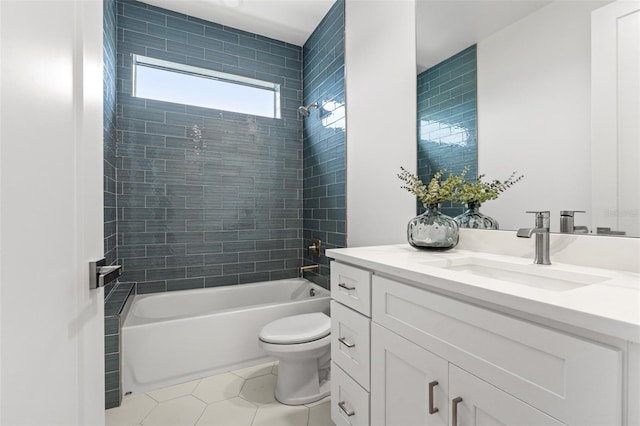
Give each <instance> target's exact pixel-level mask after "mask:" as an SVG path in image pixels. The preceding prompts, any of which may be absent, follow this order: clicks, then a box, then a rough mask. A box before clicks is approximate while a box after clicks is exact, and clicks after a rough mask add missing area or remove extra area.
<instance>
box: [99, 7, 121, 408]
mask: <svg viewBox="0 0 640 426" xmlns="http://www.w3.org/2000/svg"><path fill="white" fill-rule="evenodd" d="M102 4H103V43H102V44H103V62H104V72H103V79H104V82H103V84H104V104H103V114H104V124H103V125H104V130H103V150H104V165H103V169H104V253H105V258H106V260H107V264H108V265H111V264H114V263H116V262H117V260H118V256H117V239H116V236H117V223H116V32H117V28H116V1H115V0H104V1H103V3H102ZM114 287H115V283H111V284H108V285H106V286H105V288H104V295H105V321H104V325H105V328H104V332H105V358H104V361H105V362H104V364H105V375H104V378H105V380H104V382H105V401H104V403H105V408H112V407H117V406H118V405H120V400H121V398H122V394H121V391H120V345H119V343H120V337H119V336H120V323H119V321H118V319H117V318H116V319H115V320H114V319H113V318H112V317H108V315H107V310H106V308H107V302H106V301H107V300H109V299H110V296H112V295H113V290H114Z"/></svg>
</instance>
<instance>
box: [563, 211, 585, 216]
mask: <svg viewBox="0 0 640 426" xmlns="http://www.w3.org/2000/svg"><path fill="white" fill-rule="evenodd" d="M575 213H586V211H584V210H560V216H569V217H573V215H574V214H575Z"/></svg>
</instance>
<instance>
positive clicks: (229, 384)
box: [192, 373, 244, 404]
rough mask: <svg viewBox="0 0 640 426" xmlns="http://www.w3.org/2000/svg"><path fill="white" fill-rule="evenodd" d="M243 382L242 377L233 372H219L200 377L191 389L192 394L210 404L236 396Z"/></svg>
mask: <svg viewBox="0 0 640 426" xmlns="http://www.w3.org/2000/svg"><path fill="white" fill-rule="evenodd" d="M243 384H244V379H242V378H240V377H238V376H236V375H235V374H231V373H224V374H219V375H217V376H211V377H207V378H205V379H202V380H201V381H200V383H199V384H198V386H196V388H195V389H194V390H193V392H192V395H194V396H195V397H197V398H199V399H201V400H203V401H204V402H206V403H207V404H211V403H213V402H218V401H222V400H225V399H229V398H233V397H236V396H238V394H239V393H240V389H242V385H243Z"/></svg>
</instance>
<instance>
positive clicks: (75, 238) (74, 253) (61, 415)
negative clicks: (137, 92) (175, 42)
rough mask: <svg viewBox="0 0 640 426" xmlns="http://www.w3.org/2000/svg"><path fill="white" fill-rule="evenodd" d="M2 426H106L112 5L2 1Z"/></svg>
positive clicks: (84, 0)
mask: <svg viewBox="0 0 640 426" xmlns="http://www.w3.org/2000/svg"><path fill="white" fill-rule="evenodd" d="M0 52H1V55H0V58H1V59H0V61H1V67H0V70H1V71H0V80H1V86H0V87H1V92H0V336H1V340H0V341H1V348H0V354H1V358H0V385H1V387H0V424H3V425H5V424H6V425H22V424H29V425H101V424H104V337H103V336H104V330H103V322H104V320H103V315H104V310H103V294H102V290H92V291H89V274H88V268H89V266H88V262H89V261H90V260H95V259H96V258H99V257H101V255H102V254H103V243H102V233H103V231H102V226H103V225H102V209H103V202H102V2H101V1H99V0H53V1H22V0H1V1H0Z"/></svg>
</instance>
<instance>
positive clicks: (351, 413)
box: [338, 401, 356, 417]
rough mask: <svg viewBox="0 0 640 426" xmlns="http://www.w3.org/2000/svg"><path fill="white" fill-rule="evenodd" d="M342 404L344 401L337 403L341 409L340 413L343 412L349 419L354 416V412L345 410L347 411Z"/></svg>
mask: <svg viewBox="0 0 640 426" xmlns="http://www.w3.org/2000/svg"><path fill="white" fill-rule="evenodd" d="M344 404H345V401H340V402H338V407H340V409H341V410H342V411H344V413H345V414H346V415H347V416H349V417H351V416H353V415H354V414H356V412H355V411H349V410H347V409H346V408H345V407H344Z"/></svg>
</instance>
